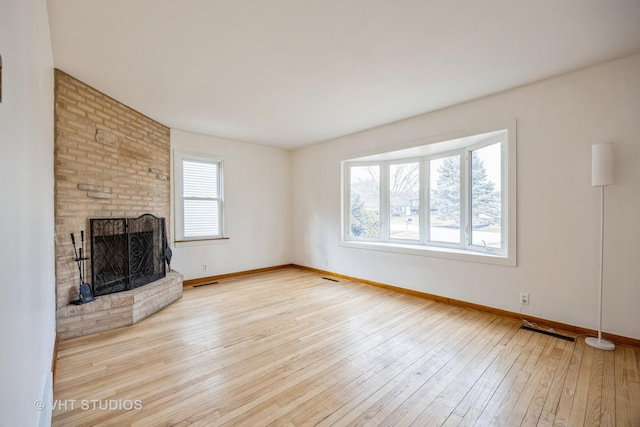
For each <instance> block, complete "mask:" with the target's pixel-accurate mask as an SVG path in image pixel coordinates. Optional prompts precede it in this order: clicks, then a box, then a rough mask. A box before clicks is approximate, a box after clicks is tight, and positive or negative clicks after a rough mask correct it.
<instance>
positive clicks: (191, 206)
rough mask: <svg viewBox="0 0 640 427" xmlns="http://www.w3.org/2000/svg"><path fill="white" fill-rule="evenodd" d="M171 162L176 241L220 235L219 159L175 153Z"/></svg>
mask: <svg viewBox="0 0 640 427" xmlns="http://www.w3.org/2000/svg"><path fill="white" fill-rule="evenodd" d="M174 162H175V170H176V174H175V175H176V179H175V190H176V191H175V193H176V199H175V200H176V202H175V203H176V237H177V239H176V240H178V241H188V240H205V239H218V238H222V236H223V227H222V219H223V215H222V214H223V199H222V161H221V160H220V159H217V158H212V157H207V156H205V155H193V154H186V153H180V152H176V154H175V156H174Z"/></svg>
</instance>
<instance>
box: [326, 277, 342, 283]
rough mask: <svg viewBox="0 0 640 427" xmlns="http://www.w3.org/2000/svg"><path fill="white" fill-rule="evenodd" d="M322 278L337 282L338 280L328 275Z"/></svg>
mask: <svg viewBox="0 0 640 427" xmlns="http://www.w3.org/2000/svg"><path fill="white" fill-rule="evenodd" d="M323 279H324V280H329V281H331V282H339V280H336V279H332V278H330V277H323Z"/></svg>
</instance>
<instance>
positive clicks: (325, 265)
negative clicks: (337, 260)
mask: <svg viewBox="0 0 640 427" xmlns="http://www.w3.org/2000/svg"><path fill="white" fill-rule="evenodd" d="M323 264H324V267H325V268H328V267H329V260H328V259H326V258H325V260H324V263H323Z"/></svg>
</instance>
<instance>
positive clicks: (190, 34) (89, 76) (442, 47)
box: [48, 0, 640, 148]
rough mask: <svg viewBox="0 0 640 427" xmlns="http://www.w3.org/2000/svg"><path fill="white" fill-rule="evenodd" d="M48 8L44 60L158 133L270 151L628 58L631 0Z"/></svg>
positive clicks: (633, 49) (134, 2)
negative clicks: (163, 128)
mask: <svg viewBox="0 0 640 427" xmlns="http://www.w3.org/2000/svg"><path fill="white" fill-rule="evenodd" d="M48 6H49V16H50V24H51V34H52V42H53V52H54V62H55V66H56V67H57V68H59V69H61V70H63V71H65V72H67V73H69V74H71V75H72V76H74V77H76V78H78V79H80V80H82V81H83V82H85V83H87V84H89V85H91V86H93V87H95V88H96V89H98V90H100V91H102V92H104V93H106V94H108V95H110V96H112V97H114V98H115V99H117V100H119V101H121V102H123V103H124V104H127V105H129V106H130V107H132V108H135V109H136V110H138V111H140V112H142V113H144V114H146V115H148V116H150V117H152V118H154V119H156V120H158V121H159V122H161V123H163V124H165V125H167V126H170V127H171V128H175V129H181V130H187V131H192V132H199V133H204V134H208V135H215V136H221V137H226V138H231V139H236V140H241V141H248V142H255V143H260V144H266V145H273V146H279V147H284V148H295V147H300V146H303V145H306V144H311V143H314V142H319V141H323V140H327V139H331V138H335V137H338V136H341V135H345V134H349V133H353V132H357V131H360V130H363V129H367V128H371V127H375V126H379V125H382V124H385V123H390V122H393V121H397V120H400V119H403V118H407V117H411V116H415V115H418V114H421V113H424V112H428V111H433V110H436V109H439V108H443V107H446V106H450V105H453V104H457V103H460V102H464V101H467V100H470V99H474V98H478V97H481V96H484V95H488V94H491V93H495V92H499V91H502V90H505V89H509V88H513V87H516V86H520V85H523V84H526V83H530V82H533V81H536V80H540V79H543V78H546V77H550V76H553V75H557V74H561V73H565V72H568V71H572V70H576V69H579V68H583V67H586V66H589V65H593V64H597V63H600V62H604V61H608V60H611V59H614V58H619V57H623V56H627V55H631V54H634V53H638V52H640V0H482V1H478V0H333V1H331V0H324V1H322V0H48ZM639 78H640V77H639Z"/></svg>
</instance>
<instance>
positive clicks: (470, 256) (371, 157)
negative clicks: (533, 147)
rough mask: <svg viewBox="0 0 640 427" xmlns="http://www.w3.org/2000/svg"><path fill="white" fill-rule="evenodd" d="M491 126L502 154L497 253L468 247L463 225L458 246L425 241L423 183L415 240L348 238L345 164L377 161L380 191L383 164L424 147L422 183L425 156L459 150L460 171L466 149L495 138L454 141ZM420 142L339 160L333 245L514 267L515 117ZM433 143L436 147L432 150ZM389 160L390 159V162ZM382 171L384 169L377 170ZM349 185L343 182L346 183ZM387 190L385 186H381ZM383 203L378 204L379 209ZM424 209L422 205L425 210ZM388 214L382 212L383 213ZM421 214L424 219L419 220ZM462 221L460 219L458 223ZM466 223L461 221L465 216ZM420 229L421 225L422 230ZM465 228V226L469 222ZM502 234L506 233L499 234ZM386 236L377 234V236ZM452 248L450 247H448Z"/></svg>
mask: <svg viewBox="0 0 640 427" xmlns="http://www.w3.org/2000/svg"><path fill="white" fill-rule="evenodd" d="M496 130H506V132H507V138H506V140H505V141H504V143H503V145H502V150H503V155H502V164H501V167H502V183H501V192H502V198H501V199H502V200H501V205H502V219H501V221H502V223H501V226H502V230H503V236H504V238H503V247H502V249H501V252H500V253H495V252H486V251H484V247H482V246H478V245H472V244H471V243H472V240H471V239H472V235H471V233H472V230H469V232H468V233H466V232H465V230H464V227H461V238H462V239H468V240H463V242H465V247H464V248H461V247H460V245H450V244H447V243H444V242H442V243H441V242H429V241H428V238H429V236H428V233H429V224H428V221H429V215H423V214H422V213H423V212H422V206H427V205H428V204H429V194H428V186H426V185H425V186H424V188H423V189H422V190H423V191H421V194H420V206H421V215H420V227H421V229H423V230H424V231H423V232H421V239H420V240H406V239H402V240H401V239H391V238H389V239H349V234H350V203H351V202H350V200H351V194H350V192H351V188H350V187H351V186H350V182H351V180H350V176H349V166H350V165H366V164H380V165H381V166H382V170H381V171H380V176H381V188H380V191H381V193H383V192H384V191H385V189H384V188H383V187H386V186H387V185H388V182H386V183H383V182H384V181H383V179H382V177H383V174H384V173H387V172H386V170H388V164H392V163H402V162H410V161H415V160H416V156H415V153H416V152H417V151H418V152H419V151H424V152H425V153H428V154H425V155H424V156H423V157H421V158H420V159H421V161H422V162H423V163H422V164H421V167H420V174H421V177H420V179H421V183H424V182H425V180H426V179H428V176H429V175H428V173H429V170H428V169H429V167H428V166H429V162H428V159H433V158H436V157H444V156H446V155H452V154H453V153H454V152H456V151H459V152H460V153H461V161H462V162H463V164H464V167H463V168H462V169H461V171H466V170H467V169H468V168H470V162H471V160H470V158H469V159H467V158H466V157H467V155H468V154H469V153H470V151H472V150H475V149H479V148H482V147H484V146H487V145H491V144H493V143H495V142H496V138H494V137H488V138H486V139H483V140H481V141H476V142H474V143H471V144H466V145H465V144H463V145H462V146H461V145H460V140H461V139H464V138H467V137H474V136H477V135H481V134H484V133H490V132H495V131H496ZM421 142H422V144H420V145H414V146H411V147H407V148H405V149H403V150H398V151H397V152H384V153H372V154H368V155H367V156H366V157H360V158H357V159H351V160H350V159H347V160H344V161H343V162H342V172H343V173H342V176H343V179H342V191H343V198H342V210H341V212H342V215H341V221H342V227H341V239H340V243H339V246H342V247H348V248H357V249H366V250H375V251H383V252H393V253H402V254H409V255H419V256H427V257H435V258H445V259H453V260H461V261H471V262H480V263H488V264H495V265H505V266H516V265H517V253H516V252H517V245H516V231H517V217H516V176H517V175H516V166H517V164H516V146H517V144H516V121H515V120H512V121H509V122H507V123H504V122H503V123H500V124H498V125H496V126H491V127H483V128H479V129H476V130H473V131H466V132H459V133H456V134H452V135H451V136H449V137H448V138H446V139H445V138H432V139H431V140H428V141H425V140H423V141H421ZM448 143H452V145H454V144H455V146H454V147H452V148H450V149H447V144H448ZM435 147H438V148H435ZM403 152H404V153H411V154H413V156H403ZM390 159H391V160H390ZM383 170H384V171H383ZM462 175H463V176H462V177H461V179H464V180H470V179H471V176H470V174H466V172H462ZM347 184H349V185H347ZM386 190H388V188H387V189H386ZM461 190H462V191H470V182H469V183H467V185H462V186H461ZM385 197H386V196H381V209H380V220H381V222H382V221H384V222H388V219H385V218H384V216H383V215H386V213H385V212H387V211H388V209H389V207H387V206H384V205H382V203H386V202H385ZM468 198H469V195H468V194H461V200H462V203H467V202H468V200H467V199H468ZM383 207H384V208H383ZM427 209H428V208H427ZM465 209H466V207H464V209H463V210H462V213H461V215H462V216H463V217H465V216H466V214H465V212H466V210H465ZM387 213H388V212H387ZM423 217H424V218H423ZM462 223H463V222H461V224H462ZM465 224H466V219H465ZM423 227H424V228H423ZM469 227H471V224H469ZM383 231H384V230H383V227H382V225H381V233H382V232H383ZM505 234H506V235H505ZM384 235H388V234H381V236H384ZM454 246H455V247H454Z"/></svg>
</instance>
